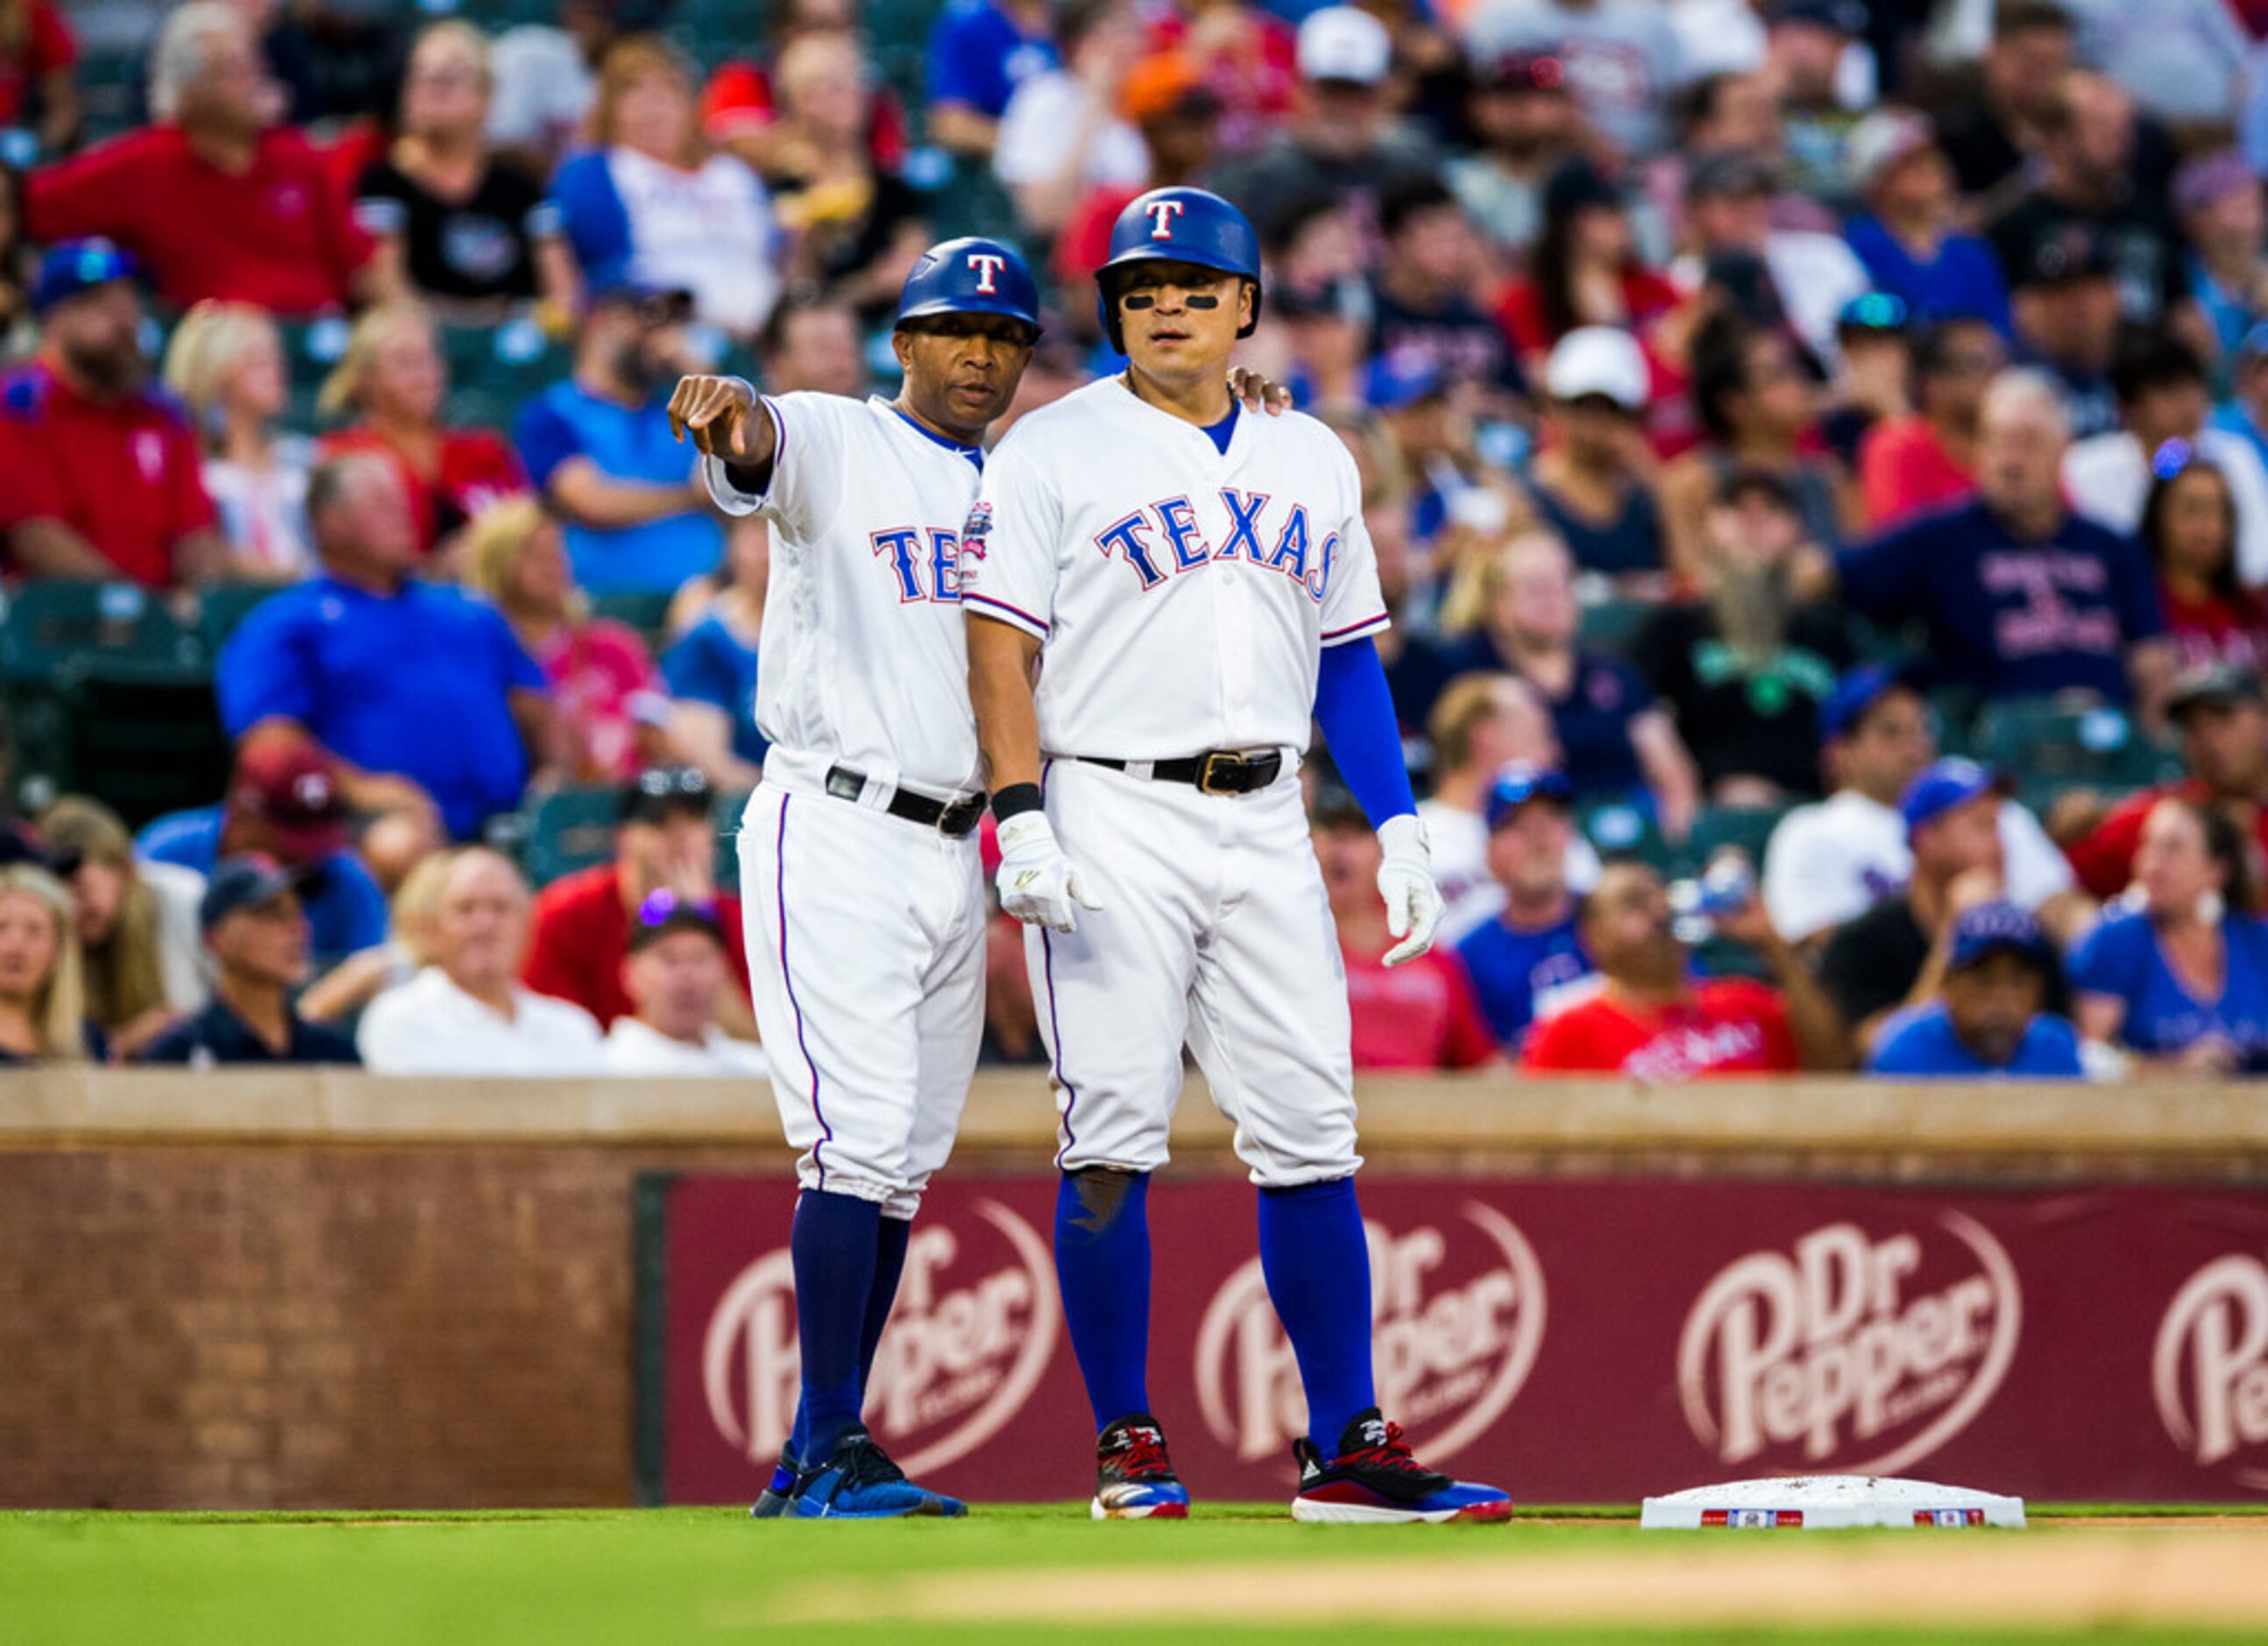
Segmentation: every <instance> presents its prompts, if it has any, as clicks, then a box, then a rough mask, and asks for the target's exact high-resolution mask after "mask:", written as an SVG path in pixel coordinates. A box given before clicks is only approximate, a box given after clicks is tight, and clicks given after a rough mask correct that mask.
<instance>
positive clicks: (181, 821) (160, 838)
mask: <svg viewBox="0 0 2268 1646" xmlns="http://www.w3.org/2000/svg"><path fill="white" fill-rule="evenodd" d="M349 821H350V820H349V816H348V812H347V801H346V796H345V794H344V793H342V792H341V791H340V788H339V783H338V778H337V775H336V773H335V772H334V771H332V769H331V763H330V762H329V761H328V760H327V759H325V758H324V757H323V756H322V755H321V754H320V752H319V751H318V750H316V749H311V748H309V747H307V745H306V744H305V743H292V742H283V741H280V740H277V741H270V742H268V743H267V744H266V745H264V746H258V747H254V748H252V749H247V751H246V752H245V753H244V754H243V755H242V756H241V757H239V759H238V761H237V763H236V772H235V775H234V777H233V778H232V779H231V780H230V783H229V788H228V797H227V799H225V801H222V802H221V803H220V804H218V805H217V806H200V807H198V808H195V810H192V811H180V812H169V813H168V814H166V816H163V817H160V818H158V819H157V820H156V821H155V822H153V823H150V824H149V825H147V826H146V827H145V828H144V830H142V832H141V834H140V835H139V836H137V837H136V839H135V842H134V850H135V852H136V855H138V856H139V857H140V858H141V859H142V860H144V863H169V864H172V865H173V866H175V867H179V868H183V869H188V870H192V871H194V872H195V873H196V874H197V875H201V876H203V877H205V878H206V879H207V880H208V881H210V877H211V876H212V875H214V873H215V872H216V871H217V869H218V867H219V866H220V864H221V862H222V860H225V859H230V858H242V857H261V858H267V859H271V860H274V861H276V862H277V863H280V864H281V865H282V866H283V867H284V869H285V870H287V871H288V872H290V873H291V875H293V877H294V879H293V889H295V890H296V891H297V893H298V902H299V908H300V910H301V912H303V913H304V914H305V915H306V919H307V922H308V935H309V938H310V941H312V942H313V946H314V956H315V960H316V963H317V965H318V966H319V967H320V966H328V965H329V964H330V963H333V962H335V961H337V960H340V959H342V958H343V957H344V956H348V955H352V954H358V953H360V952H361V951H362V950H364V949H365V948H375V947H376V946H377V945H379V944H380V943H383V942H384V941H386V920H387V914H386V895H385V894H384V893H383V892H381V891H380V890H379V887H378V882H376V881H374V880H372V878H371V874H370V870H369V869H367V868H365V867H364V866H363V861H362V860H361V859H360V858H359V857H357V856H356V855H355V853H354V851H353V849H352V847H351V846H350V844H349V841H348V830H349Z"/></svg>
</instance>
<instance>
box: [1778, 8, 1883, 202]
mask: <svg viewBox="0 0 2268 1646" xmlns="http://www.w3.org/2000/svg"><path fill="white" fill-rule="evenodd" d="M1866 27H1867V9H1866V7H1865V6H1864V5H1863V4H1860V0H1773V3H1772V4H1769V5H1767V6H1765V7H1764V74H1765V76H1766V77H1767V78H1769V79H1770V80H1771V83H1772V84H1773V85H1775V86H1777V87H1778V90H1779V117H1780V124H1781V126H1782V128H1783V129H1785V130H1786V152H1787V155H1788V158H1789V160H1790V162H1791V166H1790V171H1789V176H1788V179H1787V181H1788V185H1789V187H1790V188H1793V189H1794V190H1795V191H1796V192H1797V193H1799V194H1802V195H1807V196H1810V197H1811V198H1813V199H1815V200H1823V201H1829V202H1831V203H1835V204H1836V205H1837V206H1841V205H1844V204H1846V203H1848V202H1849V200H1850V198H1851V196H1852V188H1851V171H1852V164H1851V155H1850V143H1851V134H1852V128H1853V127H1855V126H1856V125H1857V124H1858V122H1859V115H1858V114H1857V113H1856V112H1855V111H1854V110H1852V108H1851V107H1850V106H1849V101H1848V100H1847V99H1845V96H1844V95H1843V90H1842V87H1843V84H1844V81H1845V75H1844V73H1843V68H1844V57H1845V54H1846V53H1847V52H1848V51H1849V50H1850V48H1852V45H1853V44H1854V43H1855V42H1857V41H1859V39H1860V37H1861V36H1862V35H1863V34H1864V33H1865V32H1866Z"/></svg>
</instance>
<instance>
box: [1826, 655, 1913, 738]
mask: <svg viewBox="0 0 2268 1646" xmlns="http://www.w3.org/2000/svg"><path fill="white" fill-rule="evenodd" d="M1906 683H1907V681H1906V678H1905V676H1904V675H1902V674H1900V673H1899V672H1898V671H1897V670H1896V669H1895V668H1891V667H1890V666H1889V664H1888V663H1862V664H1861V665H1859V667H1858V668H1854V669H1852V671H1851V672H1850V673H1849V674H1847V675H1844V676H1843V678H1842V679H1840V680H1838V681H1837V682H1836V683H1835V690H1832V691H1830V692H1829V693H1828V694H1827V701H1826V702H1824V703H1823V704H1821V705H1819V736H1820V741H1821V742H1833V741H1834V740H1835V739H1837V738H1838V737H1847V736H1849V735H1850V734H1851V728H1852V727H1854V726H1856V725H1857V724H1858V723H1859V721H1860V720H1864V719H1866V717H1867V710H1869V709H1871V708H1873V707H1874V705H1876V704H1878V703H1880V702H1881V700H1882V699H1883V698H1885V697H1887V696H1888V695H1889V693H1891V692H1893V691H1895V690H1897V689H1898V688H1899V687H1901V686H1904V685H1905V684H1906Z"/></svg>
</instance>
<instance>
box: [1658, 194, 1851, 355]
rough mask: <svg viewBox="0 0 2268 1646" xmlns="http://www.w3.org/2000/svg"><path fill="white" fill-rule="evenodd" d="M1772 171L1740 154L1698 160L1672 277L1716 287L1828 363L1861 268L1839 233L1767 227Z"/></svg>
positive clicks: (1751, 314) (1750, 315)
mask: <svg viewBox="0 0 2268 1646" xmlns="http://www.w3.org/2000/svg"><path fill="white" fill-rule="evenodd" d="M1780 188H1781V179H1780V174H1779V170H1778V167H1777V166H1774V165H1773V164H1772V163H1771V161H1770V160H1768V159H1765V158H1764V156H1763V155H1761V154H1757V153H1756V152H1754V151H1749V150H1746V149H1722V150H1719V151H1715V152H1713V153H1706V154H1701V155H1697V156H1696V157H1695V158H1694V159H1693V161H1692V164H1691V165H1690V167H1689V168H1688V169H1687V171H1686V173H1685V223H1686V227H1687V230H1688V233H1689V238H1690V240H1691V241H1692V249H1691V252H1690V255H1689V256H1688V257H1686V258H1684V259H1682V260H1681V261H1680V262H1679V263H1678V264H1677V265H1676V266H1675V268H1674V269H1673V270H1672V273H1673V274H1674V275H1675V277H1677V278H1678V279H1679V280H1680V281H1681V283H1683V284H1687V285H1689V286H1695V287H1697V286H1700V285H1702V284H1704V283H1706V284H1710V285H1712V286H1716V287H1719V289H1721V290H1722V291H1723V292H1725V294H1726V295H1727V297H1729V298H1731V299H1732V300H1733V302H1734V306H1736V307H1737V308H1738V309H1739V310H1740V312H1741V313H1742V314H1744V315H1746V316H1747V317H1748V318H1749V320H1751V321H1757V322H1759V323H1761V322H1763V321H1765V320H1767V319H1771V320H1774V321H1778V320H1782V319H1784V320H1785V322H1786V325H1787V326H1789V327H1790V328H1793V331H1794V333H1795V335H1796V336H1798V337H1799V338H1800V339H1801V340H1802V343H1803V345H1804V346H1805V347H1806V348H1807V349H1808V350H1809V351H1811V353H1812V354H1813V355H1814V356H1815V358H1817V359H1819V360H1820V361H1822V362H1823V363H1824V364H1826V365H1833V364H1834V363H1835V362H1836V361H1837V359H1838V358H1840V357H1839V355H1838V354H1837V343H1836V336H1835V326H1836V321H1837V318H1838V317H1839V316H1840V315H1841V314H1842V312H1843V306H1844V305H1845V303H1847V302H1849V301H1850V300H1851V299H1852V298H1854V297H1858V296H1859V295H1861V294H1862V293H1864V292H1867V290H1869V288H1870V284H1871V283H1870V282H1869V281H1868V279H1867V270H1866V268H1865V266H1864V265H1863V264H1861V263H1860V262H1859V259H1858V257H1857V255H1855V254H1854V253H1852V250H1851V248H1850V247H1849V246H1847V245H1845V243H1844V241H1843V237H1842V236H1841V235H1839V234H1826V233H1817V232H1815V231H1812V230H1808V229H1790V228H1779V227H1777V226H1775V225H1774V213H1773V202H1774V200H1775V199H1776V198H1777V196H1778V194H1779V192H1780Z"/></svg>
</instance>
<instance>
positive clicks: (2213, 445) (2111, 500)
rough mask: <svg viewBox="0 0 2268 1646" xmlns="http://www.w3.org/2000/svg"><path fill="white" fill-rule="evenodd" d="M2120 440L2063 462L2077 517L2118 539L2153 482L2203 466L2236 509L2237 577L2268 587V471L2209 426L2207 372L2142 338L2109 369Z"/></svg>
mask: <svg viewBox="0 0 2268 1646" xmlns="http://www.w3.org/2000/svg"><path fill="white" fill-rule="evenodd" d="M2110 381H2111V387H2112V389H2113V391H2114V392H2115V393H2116V394H2117V396H2118V416H2119V420H2120V421H2121V423H2123V424H2124V429H2123V430H2121V431H2120V432H2116V433H2105V434H2098V435H2095V436H2094V437H2093V438H2091V439H2084V440H2080V441H2078V442H2077V443H2076V444H2074V445H2073V447H2071V449H2070V450H2069V451H2068V452H2066V453H2065V454H2064V460H2063V489H2064V494H2065V495H2066V497H2067V498H2069V499H2070V500H2071V506H2072V507H2073V509H2075V510H2077V511H2078V512H2079V513H2081V514H2084V515H2086V516H2087V517H2088V518H2089V519H2090V520H2095V521H2096V522H2098V523H2099V524H2101V525H2104V526H2108V527H2109V528H2110V529H2111V530H2113V531H2117V532H2131V531H2132V530H2134V528H2136V527H2138V526H2139V525H2140V524H2141V523H2142V506H2143V504H2144V503H2145V502H2146V501H2147V498H2148V497H2149V491H2150V482H2151V479H2152V476H2157V477H2159V478H2161V479H2162V478H2163V477H2164V476H2167V475H2169V474H2172V473H2176V472H2178V471H2179V469H2181V467H2182V466H2183V464H2184V463H2187V462H2190V461H2194V460H2195V459H2197V458H2199V457H2202V458H2205V459H2206V460H2208V461H2211V462H2212V463H2213V467H2214V468H2216V469H2220V473H2221V477H2222V479H2224V480H2225V481H2227V482H2228V492H2229V496H2230V497H2231V498H2233V499H2235V507H2236V569H2237V574H2238V576H2239V577H2241V578H2242V579H2243V580H2244V581H2245V582H2247V583H2268V469H2263V468H2262V466H2261V461H2260V459H2259V457H2258V456H2257V455H2256V454H2254V452H2253V450H2252V447H2250V444H2248V443H2247V442H2246V441H2245V439H2243V437H2242V436H2241V435H2235V434H2229V433H2227V432H2224V431H2222V430H2220V429H2209V428H2207V427H2206V426H2205V413H2206V412H2208V411H2210V410H2212V409H2213V402H2212V399H2211V397H2210V396H2208V395H2207V394H2206V393H2205V367H2204V365H2202V364H2201V363H2200V362H2199V361H2198V358H2197V356H2196V355H2195V354H2194V353H2192V352H2191V351H2190V349H2189V348H2188V346H2187V345H2186V344H2184V343H2181V342H2179V341H2178V340H2176V338H2174V337H2171V336H2167V335H2165V334H2164V333H2147V332H2145V333H2136V334H2134V335H2132V336H2129V337H2128V339H2127V340H2126V342H2125V343H2123V344H2122V345H2121V346H2120V348H2119V351H2118V356H2117V359H2116V360H2115V361H2114V362H2113V363H2112V365H2111V368H2110Z"/></svg>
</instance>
